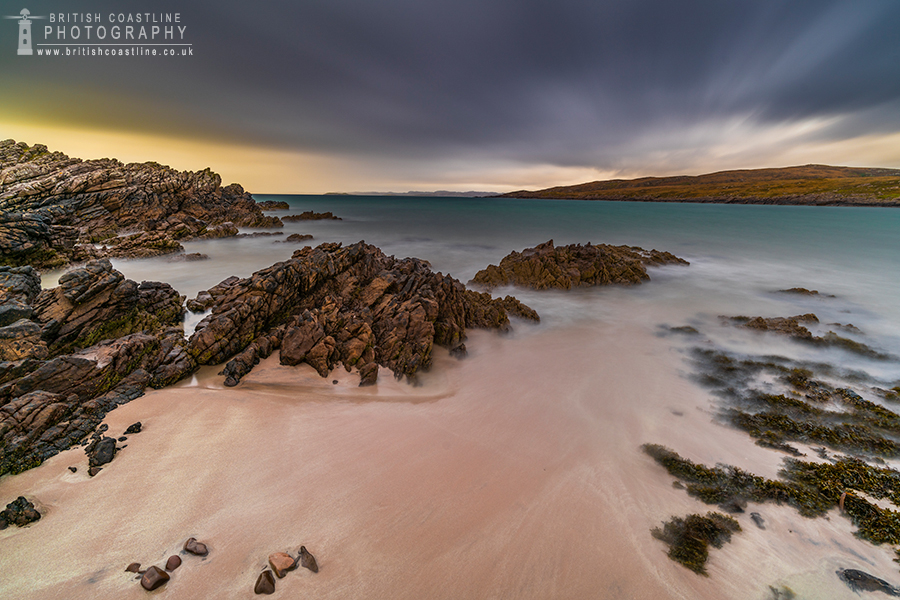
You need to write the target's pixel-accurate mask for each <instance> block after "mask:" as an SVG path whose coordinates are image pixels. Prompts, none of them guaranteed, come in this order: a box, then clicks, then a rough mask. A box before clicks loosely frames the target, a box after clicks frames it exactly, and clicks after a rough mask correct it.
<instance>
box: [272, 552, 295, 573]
mask: <svg viewBox="0 0 900 600" xmlns="http://www.w3.org/2000/svg"><path fill="white" fill-rule="evenodd" d="M269 566H271V567H272V570H273V571H275V576H276V577H278V579H281V578H282V577H284V576H285V575H286V574H287V572H288V571H292V570H294V569H295V568H296V567H297V562H296V561H295V560H294V559H293V557H291V555H290V554H288V553H286V552H273V553H272V554H270V555H269Z"/></svg>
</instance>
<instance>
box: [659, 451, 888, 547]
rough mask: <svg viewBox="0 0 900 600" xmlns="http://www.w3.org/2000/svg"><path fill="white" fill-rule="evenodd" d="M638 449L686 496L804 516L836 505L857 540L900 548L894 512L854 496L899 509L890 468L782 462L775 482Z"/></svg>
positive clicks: (853, 461) (852, 461) (851, 461)
mask: <svg viewBox="0 0 900 600" xmlns="http://www.w3.org/2000/svg"><path fill="white" fill-rule="evenodd" d="M642 448H643V450H644V452H646V453H647V454H649V455H650V456H651V457H653V458H654V459H655V460H656V462H658V463H659V464H660V465H662V466H663V467H665V468H666V470H667V471H668V472H669V474H671V475H673V476H675V477H677V478H678V479H680V480H682V481H684V482H686V483H687V486H686V488H687V492H688V494H689V495H691V496H694V497H695V498H697V499H699V500H701V501H702V502H705V503H706V504H723V503H726V502H747V501H753V502H760V503H762V502H776V503H778V504H788V505H789V506H793V507H794V508H795V509H797V511H798V512H799V513H800V514H801V515H803V516H804V517H810V518H812V517H821V516H824V515H825V514H826V513H827V512H828V511H829V510H831V509H833V508H837V507H840V508H841V509H842V510H843V512H844V514H846V515H847V516H848V517H849V518H850V520H851V522H852V523H853V524H854V525H856V527H857V533H856V535H857V536H858V537H860V538H862V539H864V540H868V541H870V542H872V543H875V544H881V543H888V544H894V545H896V544H900V512H898V511H895V510H892V509H889V508H881V507H880V506H877V505H875V504H872V503H871V502H869V501H868V500H866V499H865V498H863V497H861V496H860V495H859V493H863V494H867V495H869V496H871V497H873V498H877V499H887V500H890V501H891V502H892V503H894V504H895V505H900V472H897V471H895V470H894V469H890V468H886V467H874V466H871V465H869V464H867V463H865V462H863V461H862V460H859V459H857V458H852V457H842V458H840V459H838V460H837V461H835V462H834V463H814V462H806V461H801V460H797V459H787V462H786V467H785V468H784V469H782V470H781V471H780V472H779V477H780V478H781V479H779V480H772V479H766V478H764V477H760V476H759V475H754V474H753V473H749V472H747V471H744V470H742V469H739V468H738V467H734V466H730V465H716V467H714V468H710V467H707V466H705V465H698V464H696V463H694V462H692V461H690V460H688V459H686V458H682V457H681V456H680V455H679V454H678V453H676V452H674V451H673V450H670V449H669V448H666V447H664V446H660V445H658V444H644V446H642ZM855 492H856V493H855ZM898 556H900V554H898Z"/></svg>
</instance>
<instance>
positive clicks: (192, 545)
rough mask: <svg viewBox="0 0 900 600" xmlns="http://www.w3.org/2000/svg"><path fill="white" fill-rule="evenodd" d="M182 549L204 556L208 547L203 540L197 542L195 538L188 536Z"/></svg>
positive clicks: (207, 551)
mask: <svg viewBox="0 0 900 600" xmlns="http://www.w3.org/2000/svg"><path fill="white" fill-rule="evenodd" d="M184 551H185V552H190V553H191V554H195V555H197V556H206V555H207V554H209V548H207V547H206V544H204V543H203V542H198V541H197V538H188V540H187V541H186V542H185V543H184Z"/></svg>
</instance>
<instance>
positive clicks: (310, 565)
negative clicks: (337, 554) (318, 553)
mask: <svg viewBox="0 0 900 600" xmlns="http://www.w3.org/2000/svg"><path fill="white" fill-rule="evenodd" d="M299 558H300V566H301V567H304V568H306V569H309V570H310V571H312V572H313V573H318V572H319V565H318V563H317V562H316V557H315V556H313V555H312V554H310V553H309V550H307V549H306V546H300V557H299Z"/></svg>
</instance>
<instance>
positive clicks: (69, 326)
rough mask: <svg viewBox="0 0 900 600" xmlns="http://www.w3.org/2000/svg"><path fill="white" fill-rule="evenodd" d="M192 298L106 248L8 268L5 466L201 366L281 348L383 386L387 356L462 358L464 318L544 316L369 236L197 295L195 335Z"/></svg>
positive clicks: (51, 449)
mask: <svg viewBox="0 0 900 600" xmlns="http://www.w3.org/2000/svg"><path fill="white" fill-rule="evenodd" d="M183 305H184V297H183V296H180V295H179V294H178V292H176V291H175V290H174V289H172V287H171V286H169V285H168V284H166V283H158V282H146V281H145V282H142V283H140V284H138V283H136V282H134V281H131V280H128V279H126V278H125V277H124V276H123V275H122V274H121V273H120V272H118V271H116V270H115V269H113V268H112V265H111V264H110V262H109V260H108V259H101V260H94V261H89V262H87V263H86V264H84V265H83V266H81V267H78V268H75V269H72V270H70V271H69V272H67V273H65V274H64V275H63V276H62V277H61V278H60V280H59V286H58V287H55V288H53V289H46V290H41V286H40V277H39V274H38V272H37V271H36V270H35V269H34V268H33V267H31V266H22V267H0V474H4V473H15V472H20V471H23V470H25V469H28V468H31V467H33V466H36V465H38V464H40V463H41V462H42V461H44V460H46V459H47V458H49V457H50V456H53V455H54V454H56V453H58V452H60V451H62V450H65V449H67V448H69V447H71V446H72V445H74V444H77V443H79V442H82V441H83V440H85V439H86V438H87V437H88V435H89V434H90V433H91V431H93V430H94V429H95V428H96V427H97V425H98V424H99V423H100V421H101V420H102V419H103V417H104V416H105V414H106V413H107V412H108V411H110V410H112V409H113V408H115V407H116V406H118V405H120V404H122V403H125V402H128V401H130V400H133V399H134V398H137V397H139V396H140V395H142V394H143V391H144V389H145V388H146V387H147V386H152V387H164V386H166V385H169V384H171V383H174V382H175V381H178V380H179V379H181V378H183V377H185V376H186V375H189V374H190V373H192V372H194V371H195V370H196V369H197V368H198V367H199V366H201V365H214V364H221V363H226V364H225V368H224V371H223V374H224V375H225V377H226V379H225V383H226V385H236V384H237V383H238V382H239V381H240V379H241V377H243V376H244V375H245V374H246V373H248V372H249V371H250V370H251V369H252V368H253V366H254V365H255V364H256V363H258V362H259V360H260V359H261V358H265V357H267V356H269V355H270V354H271V353H272V352H273V351H275V350H278V349H280V361H281V363H282V364H284V365H297V364H300V363H305V364H309V365H311V366H312V367H313V368H315V369H316V371H317V372H318V373H319V374H320V375H322V376H325V375H327V374H328V372H329V371H330V370H331V369H333V368H335V367H336V366H338V365H342V366H344V367H345V368H346V369H347V370H348V371H349V370H351V369H355V370H357V371H358V373H359V375H360V382H361V384H372V383H375V381H376V380H377V377H378V370H379V367H385V368H388V369H390V370H391V371H393V373H394V375H395V376H397V377H398V378H399V377H404V376H405V377H407V378H409V379H411V380H412V379H415V376H416V373H417V372H419V371H421V370H425V369H428V368H429V367H430V365H431V362H432V351H433V348H434V345H438V346H443V347H446V348H448V349H450V350H451V351H452V352H453V353H454V355H457V356H462V355H464V354H465V345H464V340H465V338H466V328H472V327H475V328H489V329H497V330H505V329H507V328H508V327H509V315H514V316H517V317H521V318H524V319H532V320H537V319H538V316H537V313H535V312H534V311H533V310H531V309H530V308H528V307H527V306H524V305H523V304H521V303H520V302H519V301H518V300H516V299H515V298H512V297H510V296H507V297H506V298H503V299H500V298H492V297H491V296H490V294H487V293H478V292H474V291H471V290H467V289H466V288H465V286H464V285H463V284H462V283H460V282H459V281H457V280H455V279H453V278H452V277H450V276H447V275H442V274H440V273H434V272H433V271H431V269H430V268H429V266H428V264H427V263H426V262H425V261H421V260H418V259H413V258H407V259H396V258H394V257H392V256H386V255H384V253H383V252H381V250H379V249H378V248H376V247H375V246H371V245H368V244H365V243H363V242H359V243H357V244H353V245H350V246H346V247H344V246H342V245H341V244H336V243H332V244H322V245H320V246H319V247H317V248H311V247H306V248H303V249H301V250H298V251H296V252H295V253H294V255H293V257H292V258H291V259H289V260H287V261H284V262H280V263H276V264H275V265H272V266H271V267H269V268H267V269H263V270H261V271H258V272H256V273H254V274H253V275H251V276H250V277H249V278H246V279H239V278H236V277H231V278H228V279H226V280H225V281H223V282H221V283H220V284H219V285H217V286H215V287H213V288H212V289H210V290H208V291H206V292H201V293H200V294H199V295H198V297H197V298H195V299H193V300H192V301H190V302H189V303H188V306H189V307H190V308H191V309H192V310H200V311H203V310H210V311H211V313H210V315H209V316H207V317H206V318H205V319H204V320H203V321H202V322H201V323H200V324H199V325H198V327H197V330H196V332H194V334H193V335H192V336H191V337H190V339H185V337H184V329H183V325H182V320H183V315H184V308H183ZM226 361H227V362H226ZM101 441H102V440H101Z"/></svg>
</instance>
